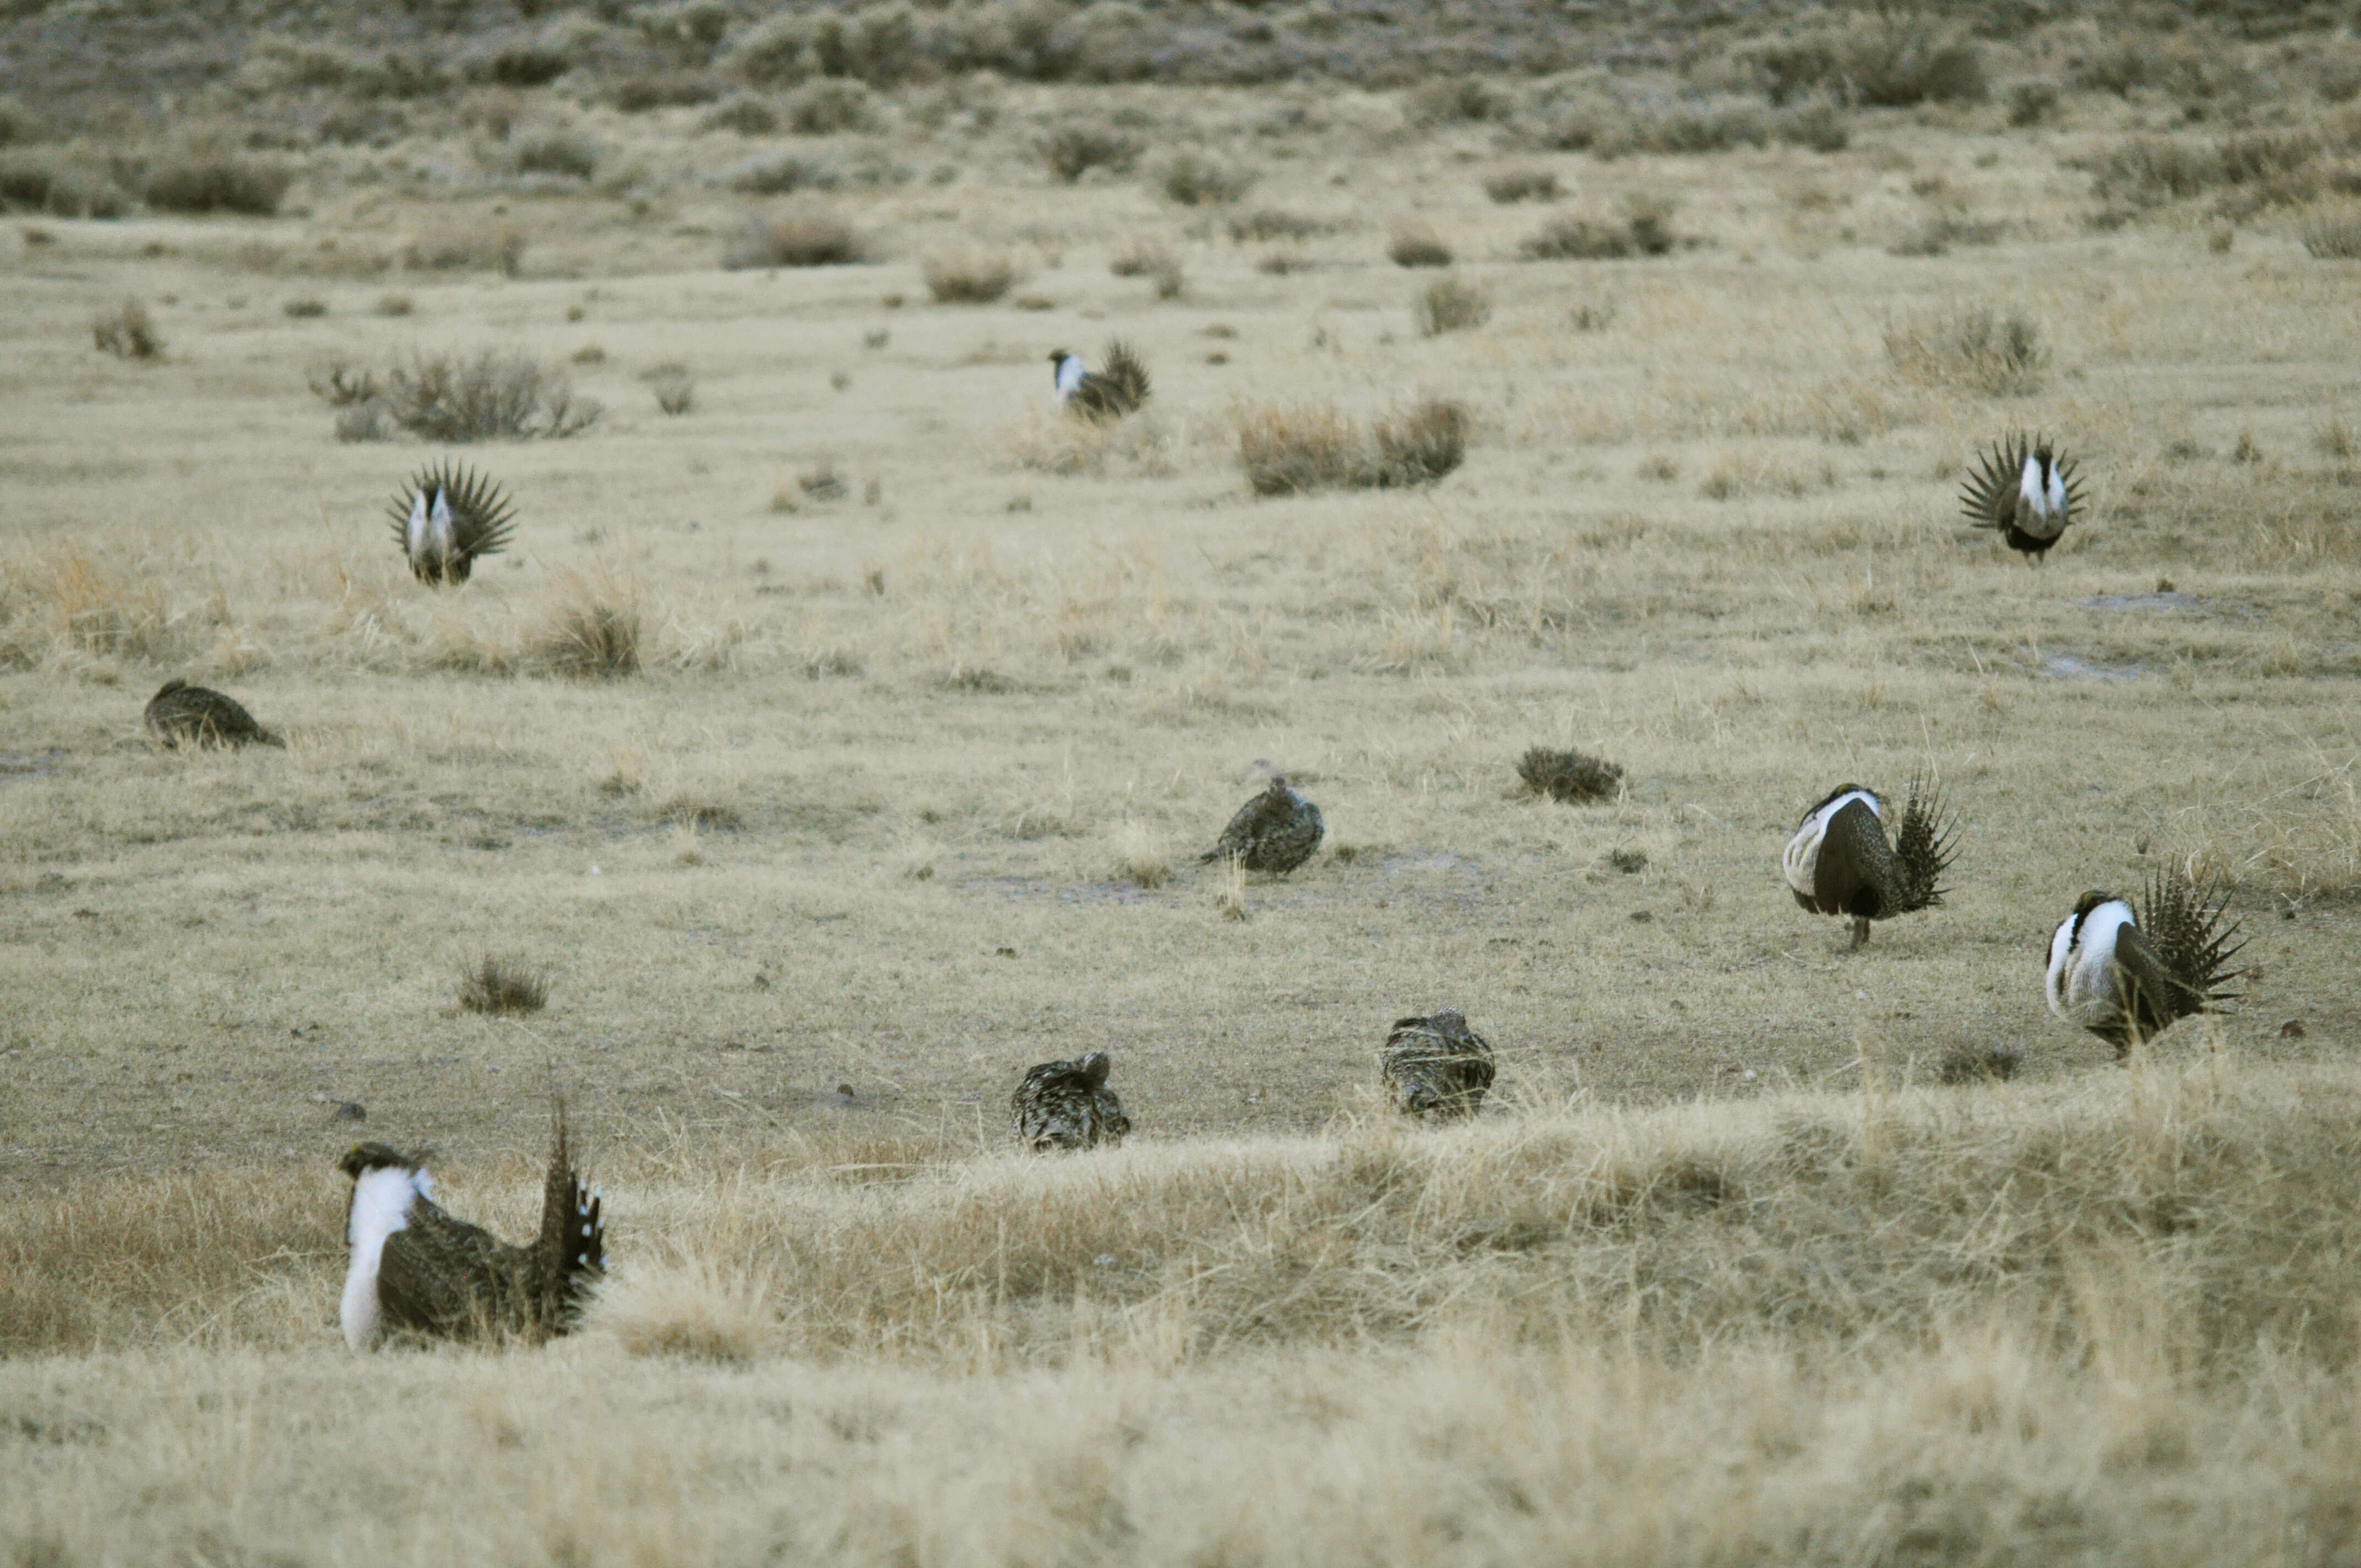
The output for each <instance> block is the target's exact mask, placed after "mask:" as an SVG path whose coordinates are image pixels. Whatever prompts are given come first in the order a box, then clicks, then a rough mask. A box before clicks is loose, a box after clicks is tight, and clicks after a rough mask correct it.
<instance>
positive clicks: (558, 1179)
mask: <svg viewBox="0 0 2361 1568" xmlns="http://www.w3.org/2000/svg"><path fill="white" fill-rule="evenodd" d="M602 1208H603V1198H602V1196H601V1194H600V1193H599V1192H598V1190H596V1189H595V1188H591V1187H588V1186H587V1185H585V1184H584V1182H583V1180H582V1178H581V1176H580V1174H579V1173H578V1172H577V1171H576V1170H575V1168H574V1159H573V1152H572V1150H571V1149H570V1148H569V1147H568V1146H567V1140H566V1102H565V1101H563V1100H560V1101H559V1102H557V1111H556V1134H555V1138H554V1140H553V1145H552V1147H551V1149H550V1155H549V1175H548V1178H547V1179H546V1181H545V1183H544V1187H543V1190H542V1204H541V1234H540V1235H539V1236H538V1237H537V1238H536V1239H535V1240H534V1242H533V1265H534V1266H533V1274H534V1277H535V1286H536V1288H535V1290H534V1292H533V1294H534V1302H533V1306H534V1311H535V1315H536V1316H537V1317H538V1318H539V1319H540V1321H541V1325H542V1326H543V1327H544V1328H545V1329H547V1330H548V1331H549V1332H552V1333H564V1332H566V1330H568V1329H570V1328H572V1327H573V1326H574V1324H575V1321H576V1320H577V1318H578V1317H579V1316H580V1315H581V1310H582V1305H583V1300H584V1298H585V1296H586V1294H587V1292H588V1288H589V1286H590V1285H592V1284H593V1283H595V1282H596V1281H597V1280H598V1277H600V1276H601V1275H603V1274H605V1273H606V1271H607V1227H606V1219H605V1216H604V1215H603V1214H602V1212H600V1211H601V1209H602Z"/></svg>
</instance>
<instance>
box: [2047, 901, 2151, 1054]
mask: <svg viewBox="0 0 2361 1568" xmlns="http://www.w3.org/2000/svg"><path fill="white" fill-rule="evenodd" d="M2138 924H2139V922H2138V920H2137V919H2136V918H2135V917H2134V916H2133V915H2132V906H2131V905H2128V904H2126V903H2125V902H2124V901H2123V900H2122V899H2120V898H2111V899H2109V900H2108V901H2107V902H2106V903H2104V904H2102V905H2099V906H2098V907H2097V908H2095V909H2093V910H2092V911H2091V912H2090V913H2089V914H2088V915H2085V916H2082V920H2081V927H2079V928H2077V927H2076V925H2075V922H2074V917H2073V916H2067V917H2066V918H2065V919H2063V920H2061V921H2059V923H2058V929H2057V931H2056V932H2055V933H2054V934H2052V935H2051V937H2050V938H2049V983H2048V992H2049V1011H2050V1012H2052V1013H2054V1014H2057V1015H2058V1016H2059V1017H2060V1018H2063V1019H2065V1020H2066V1021H2067V1022H2068V1023H2070V1024H2080V1025H2081V1026H2082V1027H2084V1028H2086V1029H2089V1028H2094V1027H2097V1026H2099V1025H2105V1024H2109V1023H2112V1022H2113V1021H2114V1018H2115V1017H2116V1015H2117V1014H2120V1013H2121V1012H2122V1011H2123V1002H2122V998H2121V996H2120V995H2119V994H2118V992H2117V991H2116V987H2115V974H2114V970H2115V938H2117V937H2118V936H2120V935H2121V934H2122V932H2123V929H2124V927H2126V926H2135V927H2136V926H2137V925H2138Z"/></svg>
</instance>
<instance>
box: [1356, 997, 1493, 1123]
mask: <svg viewBox="0 0 2361 1568" xmlns="http://www.w3.org/2000/svg"><path fill="white" fill-rule="evenodd" d="M1378 1073H1379V1075H1380V1076H1381V1077H1383V1078H1384V1079H1385V1080H1386V1088H1387V1089H1388V1090H1389V1091H1390V1092H1391V1093H1392V1095H1393V1097H1394V1107H1395V1109H1397V1110H1399V1111H1400V1112H1401V1113H1402V1114H1403V1115H1405V1116H1416V1117H1418V1118H1419V1119H1420V1120H1422V1121H1448V1120H1451V1119H1454V1118H1456V1117H1461V1116H1473V1115H1474V1114H1476V1113H1477V1112H1478V1111H1480V1110H1482V1109H1483V1108H1484V1093H1485V1091H1487V1090H1488V1089H1490V1088H1491V1087H1492V1047H1490V1046H1489V1045H1488V1044H1486V1043H1485V1040H1484V1036H1481V1035H1478V1034H1477V1033H1476V1032H1475V1031H1474V1030H1473V1029H1470V1028H1469V1027H1468V1026H1467V1020H1466V1018H1465V1017H1462V1016H1461V1015H1460V1014H1459V1013H1458V1011H1457V1010H1456V1009H1454V1008H1449V1007H1446V1008H1444V1009H1443V1010H1442V1011H1440V1012H1438V1013H1435V1014H1431V1015H1429V1016H1427V1017H1424V1018H1397V1019H1395V1020H1394V1026H1393V1032H1392V1033H1390V1034H1389V1035H1388V1036H1386V1043H1385V1047H1384V1048H1383V1049H1381V1050H1380V1051H1378Z"/></svg>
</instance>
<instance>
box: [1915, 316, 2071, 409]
mask: <svg viewBox="0 0 2361 1568" xmlns="http://www.w3.org/2000/svg"><path fill="white" fill-rule="evenodd" d="M1885 356H1886V358H1887V359H1889V360H1891V361H1892V362H1893V365H1894V369H1895V370H1896V371H1897V372H1898V373H1900V374H1901V375H1902V377H1903V378H1905V379H1906V380H1912V381H1916V382H1919V383H1921V384H1923V385H1927V386H1948V387H1961V388H1965V389H1968V390H1970V391H1974V392H1979V393H1982V395H1983V396H1985V397H1988V398H2021V397H2026V396H2027V395H2029V394H2031V393H2034V392H2037V391H2039V390H2040V389H2041V386H2042V382H2043V380H2044V379H2045V376H2046V372H2047V371H2048V366H2049V355H2048V350H2046V349H2044V348H2043V347H2042V346H2041V329H2040V328H2039V327H2038V326H2037V325H2036V324H2035V323H2034V321H2033V318H2032V317H2030V316H2028V315H2026V314H2025V313H2023V312H2021V311H2011V312H2009V313H2006V314H2005V315H2004V314H2002V313H1999V312H1997V311H1995V310H1993V308H1992V307H1991V306H1990V305H1981V304H1979V305H1964V306H1957V307H1952V308H1949V309H1944V310H1938V311H1934V312H1930V313H1925V314H1921V315H1915V316H1907V317H1903V318H1899V319H1897V320H1895V321H1893V322H1891V323H1887V325H1886V328H1885Z"/></svg>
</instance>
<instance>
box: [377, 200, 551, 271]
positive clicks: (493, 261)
mask: <svg viewBox="0 0 2361 1568" xmlns="http://www.w3.org/2000/svg"><path fill="white" fill-rule="evenodd" d="M525 244H526V241H525V236H524V231H523V230H522V229H520V228H517V227H515V226H514V225H509V224H503V223H499V222H496V221H493V220H491V219H488V218H467V217H464V216H460V215H457V214H446V215H440V216H438V217H436V218H435V219H434V220H433V221H432V222H430V223H429V224H427V225H425V226H424V227H423V228H421V229H420V230H419V231H418V232H417V233H416V234H414V235H413V236H412V237H411V238H410V240H409V241H408V242H407V243H406V244H404V245H403V246H402V247H401V262H402V265H403V266H405V267H407V268H410V269H413V270H417V271H426V272H471V271H485V272H499V273H501V274H503V275H504V276H507V277H510V278H513V277H515V276H516V275H517V274H518V273H519V272H520V271H522V269H523V267H524V252H525Z"/></svg>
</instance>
